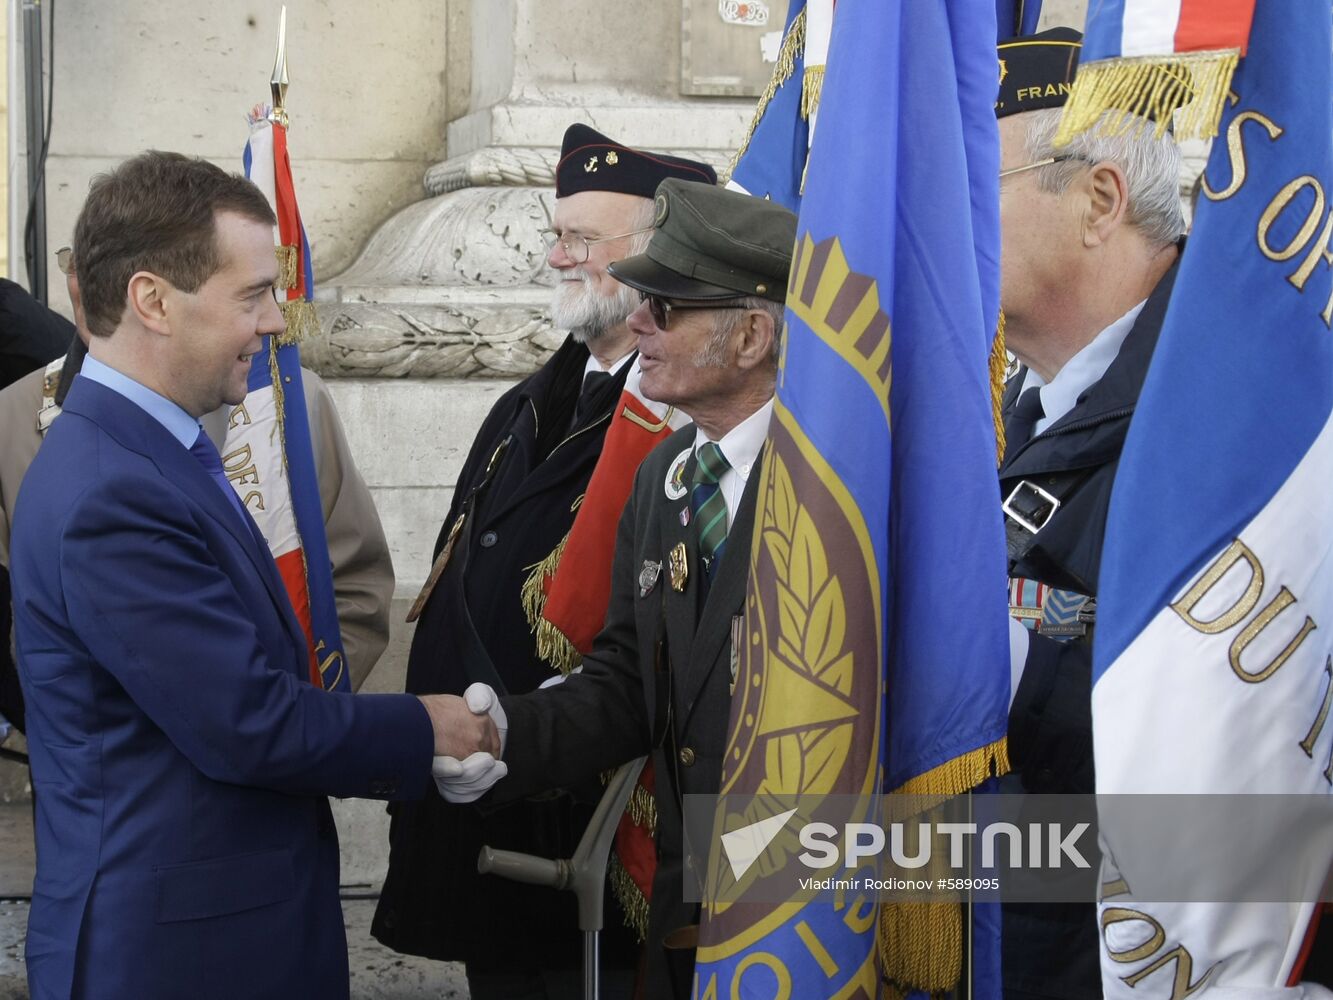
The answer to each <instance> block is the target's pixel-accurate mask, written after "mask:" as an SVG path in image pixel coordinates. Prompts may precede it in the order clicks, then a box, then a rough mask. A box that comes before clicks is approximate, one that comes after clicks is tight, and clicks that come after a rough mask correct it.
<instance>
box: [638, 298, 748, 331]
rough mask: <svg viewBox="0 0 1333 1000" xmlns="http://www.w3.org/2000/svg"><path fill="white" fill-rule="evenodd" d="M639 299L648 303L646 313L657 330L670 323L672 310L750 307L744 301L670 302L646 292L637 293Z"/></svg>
mask: <svg viewBox="0 0 1333 1000" xmlns="http://www.w3.org/2000/svg"><path fill="white" fill-rule="evenodd" d="M639 301H640V302H647V303H648V314H649V315H650V316H652V318H653V322H654V323H656V324H657V328H658V329H659V330H665V329H667V327H668V325H669V324H670V323H671V314H672V312H679V311H682V310H685V309H748V308H750V307H749V306H747V305H746V304H745V303H744V302H725V301H724V302H710V301H697V302H672V301H670V300H668V299H664V298H662V297H661V296H660V295H652V294H650V293H648V292H640V293H639Z"/></svg>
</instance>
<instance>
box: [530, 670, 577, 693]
mask: <svg viewBox="0 0 1333 1000" xmlns="http://www.w3.org/2000/svg"><path fill="white" fill-rule="evenodd" d="M581 673H583V664H582V663H580V664H579V665H578V666H577V667H575V668H574V669H573V670H571V671H570V672H569V674H581ZM569 674H556V675H555V676H554V677H548V678H547V679H546V680H544V681H542V682H541V683H540V684H538V685H537V690H539V691H540V690H541V689H542V688H553V687H555V686H556V685H558V684H563V683H565V678H567V677H568V676H569Z"/></svg>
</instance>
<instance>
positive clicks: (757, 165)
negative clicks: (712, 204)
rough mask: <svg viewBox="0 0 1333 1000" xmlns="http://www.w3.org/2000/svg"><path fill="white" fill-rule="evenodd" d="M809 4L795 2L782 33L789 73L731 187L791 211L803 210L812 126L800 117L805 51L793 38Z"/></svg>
mask: <svg viewBox="0 0 1333 1000" xmlns="http://www.w3.org/2000/svg"><path fill="white" fill-rule="evenodd" d="M805 4H806V0H791V5H790V7H789V8H788V9H787V23H786V26H785V27H784V28H783V30H782V37H783V39H784V44H785V45H790V46H792V48H791V59H792V64H791V73H790V75H789V76H788V77H787V79H786V80H785V81H784V82H783V83H781V84H780V85H779V86H778V88H777V89H776V90H775V91H774V92H773V95H772V97H771V98H770V99H769V101H768V105H767V107H766V108H764V110H763V114H762V115H761V117H760V118H759V120H758V121H757V122H756V123H755V126H754V134H753V135H751V136H750V141H749V143H748V144H747V146H746V148H745V152H744V153H743V154H742V155H741V157H740V159H739V160H738V161H737V163H736V166H735V168H734V169H733V170H732V172H731V181H732V185H733V186H739V187H740V188H742V189H743V190H745V191H747V192H749V193H750V194H752V195H755V196H757V197H759V198H769V199H771V200H773V201H776V202H777V203H778V204H780V205H785V206H786V207H787V208H790V209H791V210H792V211H793V212H795V211H797V210H799V208H800V206H801V178H802V176H804V174H805V159H806V154H807V152H808V151H809V148H810V123H809V122H808V121H807V120H806V119H805V118H804V117H802V115H801V88H802V86H803V81H804V77H805V52H804V46H803V45H802V44H799V43H797V41H796V39H794V38H793V36H792V27H793V25H794V24H795V23H796V21H797V19H798V18H799V17H800V16H801V15H802V14H804V13H805ZM784 71H785V67H784Z"/></svg>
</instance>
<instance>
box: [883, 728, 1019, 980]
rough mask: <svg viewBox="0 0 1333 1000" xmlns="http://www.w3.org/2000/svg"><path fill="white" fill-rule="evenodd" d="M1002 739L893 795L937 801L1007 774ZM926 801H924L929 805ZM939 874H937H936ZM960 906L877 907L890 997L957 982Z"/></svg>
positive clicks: (1005, 742) (1005, 746)
mask: <svg viewBox="0 0 1333 1000" xmlns="http://www.w3.org/2000/svg"><path fill="white" fill-rule="evenodd" d="M1009 768H1010V765H1009V744H1008V740H1007V739H1006V738H1004V737H1001V738H1000V739H998V740H996V741H995V742H994V743H990V744H987V745H986V746H984V747H978V748H977V749H975V750H972V751H969V752H968V753H965V754H962V755H960V756H958V757H954V758H953V759H951V760H947V761H945V762H944V763H943V764H941V765H940V766H939V767H936V768H932V769H931V770H929V771H927V772H926V773H925V774H919V775H917V776H916V777H915V778H912V779H910V780H909V781H907V782H905V783H904V784H903V785H902V786H901V787H899V788H896V789H894V794H896V795H923V796H928V797H929V798H930V800H931V801H932V802H942V801H943V800H944V799H946V798H949V797H951V796H954V795H961V794H962V793H963V792H966V791H967V790H968V789H971V788H975V787H976V786H977V785H979V784H981V783H982V782H983V781H985V780H986V779H987V778H992V777H997V776H999V775H1002V774H1008V773H1009ZM929 806H930V802H927V803H924V804H923V807H924V808H929ZM939 874H940V875H943V874H944V873H943V872H940V873H939ZM962 921H963V915H962V906H961V904H959V903H915V902H912V903H886V904H885V905H883V906H881V907H880V911H879V927H878V945H879V957H880V967H881V969H882V970H883V973H884V978H885V979H886V980H887V981H888V982H889V984H890V987H889V991H890V993H892V994H893V995H894V996H898V997H901V996H904V995H906V994H907V993H910V992H911V991H912V990H924V991H926V992H928V993H943V992H946V991H948V990H951V989H953V988H954V987H955V986H957V984H958V977H959V975H960V974H961V973H962V968H963V933H962Z"/></svg>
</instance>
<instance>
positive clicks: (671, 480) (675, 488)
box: [662, 447, 694, 500]
mask: <svg viewBox="0 0 1333 1000" xmlns="http://www.w3.org/2000/svg"><path fill="white" fill-rule="evenodd" d="M693 452H694V448H693V447H690V448H686V449H685V450H684V451H682V452H681V453H680V454H679V455H677V456H676V460H675V461H674V462H672V463H671V465H669V466H668V467H667V474H666V482H665V483H663V484H662V488H663V490H664V491H665V492H666V497H667V499H668V500H679V499H680V498H681V497H683V496H684V495H685V494H686V493H688V492H689V489H688V488H687V487H686V486H685V463H686V462H688V461H689V460H690V455H691V454H693Z"/></svg>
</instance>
